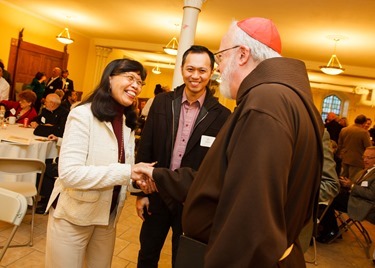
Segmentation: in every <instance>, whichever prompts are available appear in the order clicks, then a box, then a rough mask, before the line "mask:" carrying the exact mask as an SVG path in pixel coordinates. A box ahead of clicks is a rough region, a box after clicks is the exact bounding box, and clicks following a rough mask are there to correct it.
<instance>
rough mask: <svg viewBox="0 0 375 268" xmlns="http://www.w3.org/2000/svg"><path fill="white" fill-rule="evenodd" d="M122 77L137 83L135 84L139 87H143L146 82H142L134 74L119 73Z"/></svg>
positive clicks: (131, 82)
mask: <svg viewBox="0 0 375 268" xmlns="http://www.w3.org/2000/svg"><path fill="white" fill-rule="evenodd" d="M120 76H122V77H125V78H126V79H128V81H129V83H130V84H133V83H134V82H136V83H137V86H138V87H139V88H141V87H143V86H144V85H145V84H146V83H145V82H143V81H142V80H138V79H137V78H135V76H134V75H131V74H123V75H120Z"/></svg>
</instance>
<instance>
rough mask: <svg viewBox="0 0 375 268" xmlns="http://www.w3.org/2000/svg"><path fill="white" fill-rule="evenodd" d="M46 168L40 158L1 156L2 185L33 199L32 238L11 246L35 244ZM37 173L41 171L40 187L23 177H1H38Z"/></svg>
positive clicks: (0, 185) (0, 180)
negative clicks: (15, 177)
mask: <svg viewBox="0 0 375 268" xmlns="http://www.w3.org/2000/svg"><path fill="white" fill-rule="evenodd" d="M45 169H46V165H45V163H44V162H43V161H41V160H39V159H31V158H5V157H0V172H1V173H3V174H0V187H2V188H5V189H8V190H11V191H14V192H17V193H19V194H22V195H23V196H25V197H26V198H27V200H31V201H32V209H31V227H30V239H29V241H28V242H27V243H25V244H21V245H11V246H10V247H18V246H27V245H28V246H30V247H31V246H32V245H33V236H34V219H35V209H36V207H37V204H38V201H39V200H40V189H41V186H42V182H43V177H44V172H45ZM37 173H40V178H39V182H38V187H36V183H35V182H34V181H22V178H21V179H20V180H21V181H18V180H17V181H7V180H3V179H2V178H1V176H3V175H4V176H5V175H6V174H12V175H25V174H35V177H36V174H37Z"/></svg>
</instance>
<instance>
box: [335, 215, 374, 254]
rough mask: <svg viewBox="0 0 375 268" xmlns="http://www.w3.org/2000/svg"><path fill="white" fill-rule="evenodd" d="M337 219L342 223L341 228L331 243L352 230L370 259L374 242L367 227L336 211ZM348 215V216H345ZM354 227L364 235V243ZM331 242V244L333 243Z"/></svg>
mask: <svg viewBox="0 0 375 268" xmlns="http://www.w3.org/2000/svg"><path fill="white" fill-rule="evenodd" d="M335 213H336V219H338V220H339V222H340V223H341V224H340V226H339V232H338V233H337V235H336V236H335V237H334V238H333V239H332V241H331V242H333V241H334V240H336V239H337V238H338V237H339V236H340V235H342V234H343V233H344V232H347V231H348V230H350V231H351V232H352V234H353V235H354V237H355V239H356V241H357V243H358V245H359V246H360V247H361V248H363V249H364V251H365V254H366V257H367V258H368V259H370V248H371V244H372V240H371V238H370V235H369V234H368V232H367V230H366V229H365V227H364V226H363V225H362V223H361V222H360V221H356V220H353V219H352V218H350V217H349V216H348V215H347V214H346V213H344V212H341V211H336V212H335ZM345 215H346V216H345ZM352 227H356V228H357V230H358V231H359V233H360V234H361V235H362V238H363V241H362V240H361V238H360V237H359V236H358V235H357V234H356V232H354V230H353V228H352ZM331 242H330V243H331Z"/></svg>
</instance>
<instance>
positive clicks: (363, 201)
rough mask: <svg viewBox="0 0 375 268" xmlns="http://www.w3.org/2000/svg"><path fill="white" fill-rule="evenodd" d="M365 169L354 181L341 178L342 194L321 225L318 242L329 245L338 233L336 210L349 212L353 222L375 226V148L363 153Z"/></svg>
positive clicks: (369, 148) (334, 201)
mask: <svg viewBox="0 0 375 268" xmlns="http://www.w3.org/2000/svg"><path fill="white" fill-rule="evenodd" d="M362 158H363V163H364V167H365V168H364V169H363V170H362V171H361V172H359V173H358V174H357V175H356V176H355V177H354V178H353V179H350V178H346V177H341V178H340V184H341V189H342V190H341V192H340V193H339V195H338V196H337V197H336V198H335V199H334V200H333V202H332V204H331V206H330V208H329V209H328V210H327V212H326V214H325V216H324V218H323V219H322V221H321V223H320V228H321V230H320V231H321V233H320V235H319V237H318V238H317V241H319V242H322V243H329V242H330V241H331V240H332V239H333V238H334V237H336V235H337V232H338V226H337V221H336V217H335V210H339V211H342V212H347V213H348V215H349V217H350V218H352V219H353V220H357V221H363V220H367V221H369V222H371V223H373V224H375V205H374V203H375V146H371V147H367V148H366V150H365V152H364V153H363V157H362Z"/></svg>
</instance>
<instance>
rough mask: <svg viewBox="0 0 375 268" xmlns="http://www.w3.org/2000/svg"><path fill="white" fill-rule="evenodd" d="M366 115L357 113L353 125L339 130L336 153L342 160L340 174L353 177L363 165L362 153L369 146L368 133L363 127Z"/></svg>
mask: <svg viewBox="0 0 375 268" xmlns="http://www.w3.org/2000/svg"><path fill="white" fill-rule="evenodd" d="M366 122H367V117H366V116H365V115H363V114H360V115H358V116H357V117H356V118H355V120H354V125H351V126H348V127H345V128H343V129H342V130H341V132H340V135H339V142H338V151H337V154H338V156H339V157H340V158H341V160H342V172H341V176H343V177H347V178H351V179H353V178H354V177H355V175H356V174H357V173H358V172H360V171H361V170H362V169H363V168H364V166H363V161H362V155H363V152H364V151H365V149H366V147H369V146H371V140H370V134H369V132H368V131H367V130H366V129H364V125H365V124H366Z"/></svg>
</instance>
